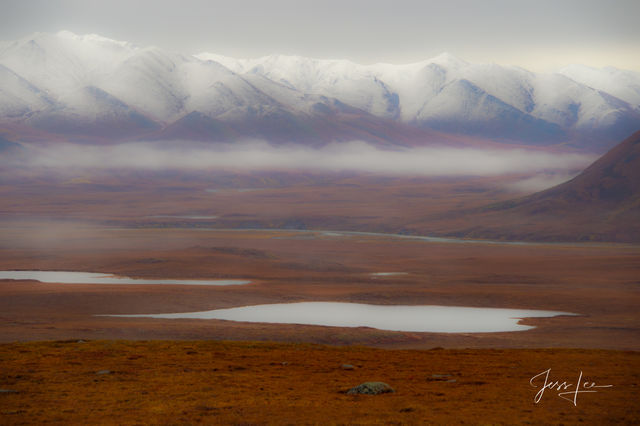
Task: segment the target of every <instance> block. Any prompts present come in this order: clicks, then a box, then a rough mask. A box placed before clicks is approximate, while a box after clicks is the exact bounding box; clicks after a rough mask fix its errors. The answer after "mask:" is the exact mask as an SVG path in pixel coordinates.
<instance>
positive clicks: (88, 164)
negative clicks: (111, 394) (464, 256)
mask: <svg viewBox="0 0 640 426" xmlns="http://www.w3.org/2000/svg"><path fill="white" fill-rule="evenodd" d="M176 146H180V143H178V142H176V143H175V144H173V145H171V146H169V147H168V148H167V147H164V148H160V147H159V146H158V144H152V143H130V144H122V145H116V146H107V147H105V146H86V145H72V144H62V145H55V146H53V145H51V146H48V147H30V148H28V149H27V150H26V152H23V154H22V158H21V159H19V160H16V159H9V158H6V159H5V160H6V161H5V165H9V164H13V165H20V166H22V167H31V168H40V169H43V170H44V169H54V170H56V169H60V170H68V169H83V170H110V169H137V170H245V171H246V170H280V171H294V170H301V171H313V172H339V171H353V172H368V173H376V174H384V175H415V176H471V175H473V176H497V175H503V174H509V173H529V172H536V171H543V170H546V171H554V170H579V169H582V168H584V167H586V166H587V165H588V164H589V163H591V162H592V161H593V160H594V159H595V157H594V156H593V155H587V154H576V153H550V152H544V151H534V150H523V149H501V150H498V149H466V148H446V147H423V148H407V149H397V150H388V149H380V148H376V147H374V146H371V145H369V144H366V143H364V142H349V143H340V144H337V143H336V144H331V145H327V146H325V147H322V148H308V147H300V146H286V147H284V146H278V147H274V146H271V145H268V144H266V143H264V142H247V143H242V144H235V145H232V146H230V145H224V146H216V147H213V148H212V147H206V146H205V147H203V146H202V145H199V146H189V147H184V146H181V147H180V148H176ZM7 162H10V163H9V164H7Z"/></svg>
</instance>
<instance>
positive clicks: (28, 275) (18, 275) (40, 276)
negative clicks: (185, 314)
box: [0, 271, 250, 285]
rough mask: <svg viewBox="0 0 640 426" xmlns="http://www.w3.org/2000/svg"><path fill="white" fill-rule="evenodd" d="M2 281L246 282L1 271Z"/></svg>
mask: <svg viewBox="0 0 640 426" xmlns="http://www.w3.org/2000/svg"><path fill="white" fill-rule="evenodd" d="M0 280H35V281H40V282H43V283H61V284H149V285H163V284H166V285H241V284H249V283H250V281H246V280H149V279H144V278H129V277H121V276H117V275H113V274H105V273H100V272H67V271H0Z"/></svg>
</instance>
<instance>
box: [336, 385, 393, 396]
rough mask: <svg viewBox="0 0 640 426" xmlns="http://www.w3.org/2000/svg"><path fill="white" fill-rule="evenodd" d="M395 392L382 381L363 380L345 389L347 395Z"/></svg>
mask: <svg viewBox="0 0 640 426" xmlns="http://www.w3.org/2000/svg"><path fill="white" fill-rule="evenodd" d="M390 392H395V391H394V390H393V388H392V387H391V386H389V385H388V384H386V383H383V382H364V383H361V384H359V385H358V386H356V387H355V388H351V389H349V390H348V391H347V394H348V395H357V394H364V395H379V394H381V393H390Z"/></svg>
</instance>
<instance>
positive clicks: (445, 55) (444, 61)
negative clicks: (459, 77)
mask: <svg viewBox="0 0 640 426" xmlns="http://www.w3.org/2000/svg"><path fill="white" fill-rule="evenodd" d="M429 62H430V63H434V64H438V65H442V66H444V67H455V68H459V67H464V66H466V65H469V63H468V62H466V61H464V60H462V59H460V58H458V57H457V56H455V55H453V54H451V53H449V52H442V53H441V54H439V55H438V56H436V57H433V58H431V59H429Z"/></svg>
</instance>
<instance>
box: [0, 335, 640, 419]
mask: <svg viewBox="0 0 640 426" xmlns="http://www.w3.org/2000/svg"><path fill="white" fill-rule="evenodd" d="M548 369H550V371H549V376H548V382H556V381H558V382H561V383H562V382H567V383H568V384H572V385H574V387H569V388H567V389H561V390H558V389H557V387H551V386H548V388H547V389H545V390H544V393H543V394H542V395H541V398H540V400H539V402H538V403H535V402H534V398H535V397H536V394H537V393H538V392H539V391H540V389H541V387H542V386H543V385H544V382H545V375H544V374H543V375H541V376H538V377H537V378H535V379H534V380H533V385H532V384H531V383H530V381H531V379H532V378H533V377H534V376H536V375H538V374H540V373H543V372H545V371H546V370H548ZM581 372H582V377H581V378H580V374H581ZM578 380H580V383H581V385H580V389H581V390H592V391H593V390H597V392H588V393H586V392H585V393H582V392H581V393H579V394H577V395H576V394H574V393H571V394H566V395H563V396H564V397H565V398H566V399H563V398H561V397H559V396H558V393H559V392H567V391H572V390H574V389H575V384H577V382H578ZM366 381H383V382H385V383H387V384H389V385H390V386H391V387H392V388H393V389H394V390H395V392H394V393H387V394H382V395H375V396H374V395H349V394H347V393H346V391H348V390H349V389H350V388H352V387H355V386H357V385H358V384H360V383H362V382H366ZM585 383H586V386H585ZM594 383H595V386H608V385H611V386H610V387H592V388H590V389H589V387H590V386H592V385H593V384H594ZM639 383H640V354H639V353H638V352H634V351H604V350H583V349H440V348H436V349H431V350H385V349H375V348H366V347H361V346H349V347H337V346H322V345H312V344H285V343H254V342H226V341H76V340H70V341H56V342H32V343H8V344H2V345H0V389H2V391H0V424H45V423H46V424H194V423H201V424H430V423H433V424H458V423H471V424H520V423H524V424H638V422H640V406H638V404H637V403H636V402H637V399H636V398H637V396H638V385H639ZM574 400H575V404H574ZM634 401H635V402H634Z"/></svg>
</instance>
